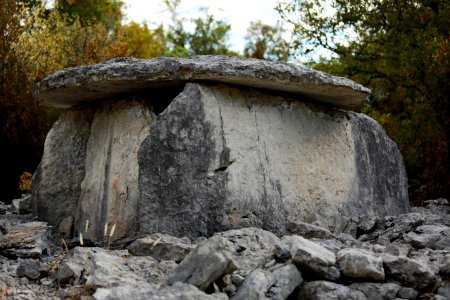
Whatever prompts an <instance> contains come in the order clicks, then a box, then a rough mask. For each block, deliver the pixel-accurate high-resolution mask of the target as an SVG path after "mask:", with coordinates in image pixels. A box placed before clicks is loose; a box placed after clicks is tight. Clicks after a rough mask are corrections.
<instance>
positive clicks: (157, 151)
mask: <svg viewBox="0 0 450 300" xmlns="http://www.w3.org/2000/svg"><path fill="white" fill-rule="evenodd" d="M155 162H158V163H155ZM139 174H140V175H139V187H140V190H141V198H140V201H141V202H140V225H141V230H142V231H143V232H144V233H153V232H164V233H167V234H170V235H174V236H191V237H195V236H199V235H200V236H201V235H203V236H209V235H211V234H213V233H214V232H217V231H222V230H226V229H230V228H239V227H248V226H255V227H261V228H264V229H266V230H269V231H272V232H275V233H280V234H283V233H284V232H285V228H286V225H287V224H288V222H293V221H304V222H309V223H312V222H315V223H317V224H319V225H321V226H322V227H325V228H329V229H331V230H332V231H337V230H339V229H340V228H343V226H342V220H344V219H345V218H343V217H345V216H347V217H350V216H352V215H359V214H364V213H368V212H370V213H371V214H373V215H377V216H385V215H387V214H399V213H402V212H407V211H408V209H409V204H408V197H407V188H406V187H407V184H406V174H405V170H404V166H403V162H402V159H401V156H400V153H399V151H398V149H397V147H396V146H395V144H394V143H393V142H392V141H391V140H389V139H388V138H387V136H386V134H385V133H384V131H383V130H382V128H381V127H380V126H379V125H378V124H377V123H376V122H375V121H373V120H372V119H370V118H368V117H367V116H364V115H362V114H356V113H352V112H340V111H327V110H321V109H320V108H318V107H317V106H314V107H313V106H311V105H307V104H305V103H302V102H298V101H295V100H294V99H291V98H286V97H281V96H276V95H272V94H267V93H263V92H260V91H256V90H249V89H243V88H239V89H238V88H236V87H230V86H225V85H206V84H193V83H189V84H187V85H186V87H185V89H184V91H183V92H182V93H181V94H179V95H178V97H176V98H175V99H174V100H173V101H172V102H171V103H170V105H169V106H168V107H167V109H166V110H165V111H164V112H163V113H162V114H161V115H159V116H158V121H157V122H155V123H154V125H153V127H152V130H151V132H150V134H149V136H148V137H147V138H146V139H145V140H144V141H143V143H142V145H141V148H140V150H139ZM193 187H195V188H193ZM167 203H170V207H171V209H167V207H168V205H167ZM174 211H175V212H177V213H176V214H174V213H173V212H174ZM355 232H356V225H355Z"/></svg>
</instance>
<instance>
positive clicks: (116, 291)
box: [93, 282, 228, 300]
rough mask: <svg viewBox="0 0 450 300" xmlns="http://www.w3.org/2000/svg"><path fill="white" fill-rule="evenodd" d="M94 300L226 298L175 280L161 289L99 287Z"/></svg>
mask: <svg viewBox="0 0 450 300" xmlns="http://www.w3.org/2000/svg"><path fill="white" fill-rule="evenodd" d="M93 297H94V299H96V300H123V299H133V300H162V299H164V300H226V299H228V297H227V296H226V295H225V294H221V293H214V294H211V295H208V294H205V293H204V292H202V291H200V290H199V289H197V288H196V287H195V286H193V285H190V284H183V283H181V282H177V283H176V284H174V285H172V286H168V287H165V288H163V289H161V290H158V289H156V288H155V287H153V286H151V285H147V284H140V285H125V286H120V287H112V288H99V289H97V290H96V291H95V293H94V295H93Z"/></svg>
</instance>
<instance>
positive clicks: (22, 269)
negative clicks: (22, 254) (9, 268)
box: [17, 259, 44, 280]
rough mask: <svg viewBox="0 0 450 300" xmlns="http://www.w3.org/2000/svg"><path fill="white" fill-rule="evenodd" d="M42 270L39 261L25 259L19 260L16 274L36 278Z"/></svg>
mask: <svg viewBox="0 0 450 300" xmlns="http://www.w3.org/2000/svg"><path fill="white" fill-rule="evenodd" d="M43 270H44V269H43V267H42V265H41V264H40V263H39V261H36V260H33V259H26V260H23V261H21V262H20V263H19V265H18V266H17V276H19V277H27V278H28V279H32V280H36V279H38V278H39V277H40V276H41V272H42V271H43Z"/></svg>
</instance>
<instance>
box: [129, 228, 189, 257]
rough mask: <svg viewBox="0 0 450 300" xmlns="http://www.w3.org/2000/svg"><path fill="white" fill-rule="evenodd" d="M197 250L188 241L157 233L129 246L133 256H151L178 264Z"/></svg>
mask: <svg viewBox="0 0 450 300" xmlns="http://www.w3.org/2000/svg"><path fill="white" fill-rule="evenodd" d="M194 248H195V245H192V244H191V243H190V241H189V240H188V239H180V238H176V237H173V236H170V235H167V234H161V233H156V234H152V235H149V236H146V237H144V238H141V239H137V240H136V241H134V242H133V243H132V244H131V245H129V246H128V251H129V252H130V253H131V254H132V255H137V256H151V257H153V258H155V259H157V260H173V261H175V262H177V263H179V262H181V261H182V260H183V258H184V257H185V256H186V255H187V254H188V253H189V252H191V250H192V249H194Z"/></svg>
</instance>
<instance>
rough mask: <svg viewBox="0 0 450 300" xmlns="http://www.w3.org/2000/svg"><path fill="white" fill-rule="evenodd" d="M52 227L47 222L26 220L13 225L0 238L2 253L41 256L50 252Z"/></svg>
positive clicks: (15, 255) (0, 250)
mask: <svg viewBox="0 0 450 300" xmlns="http://www.w3.org/2000/svg"><path fill="white" fill-rule="evenodd" d="M49 236H50V227H49V226H48V225H47V223H45V222H37V221H32V222H26V223H20V224H16V225H12V226H11V227H10V229H9V231H8V234H6V235H5V236H4V237H3V240H0V254H2V255H7V256H11V257H21V258H39V257H40V256H41V254H42V253H43V252H44V251H46V252H50V249H49V248H50V243H49Z"/></svg>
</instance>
